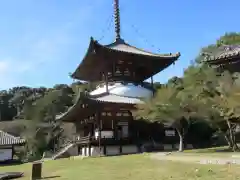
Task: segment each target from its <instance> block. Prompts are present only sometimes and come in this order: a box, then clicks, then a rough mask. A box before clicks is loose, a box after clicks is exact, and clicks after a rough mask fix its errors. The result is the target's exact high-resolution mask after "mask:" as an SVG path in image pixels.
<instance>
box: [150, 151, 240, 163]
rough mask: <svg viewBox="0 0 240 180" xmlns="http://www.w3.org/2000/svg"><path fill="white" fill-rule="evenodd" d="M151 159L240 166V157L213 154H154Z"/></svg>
mask: <svg viewBox="0 0 240 180" xmlns="http://www.w3.org/2000/svg"><path fill="white" fill-rule="evenodd" d="M151 158H153V159H157V160H166V161H180V162H186V163H188V162H189V163H199V164H238V165H240V157H234V156H232V155H231V154H230V155H229V156H227V155H224V156H219V157H218V156H216V155H215V156H212V155H211V154H210V155H208V154H197V153H177V152H176V153H154V154H151Z"/></svg>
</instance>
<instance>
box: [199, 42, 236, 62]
mask: <svg viewBox="0 0 240 180" xmlns="http://www.w3.org/2000/svg"><path fill="white" fill-rule="evenodd" d="M236 58H240V45H225V46H220V47H219V48H218V53H215V54H214V55H208V56H206V57H205V60H204V62H207V63H209V64H221V63H225V62H226V60H229V59H236Z"/></svg>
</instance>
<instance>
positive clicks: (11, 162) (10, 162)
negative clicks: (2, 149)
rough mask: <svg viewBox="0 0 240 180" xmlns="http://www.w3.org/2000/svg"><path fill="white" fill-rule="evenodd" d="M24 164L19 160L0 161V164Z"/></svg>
mask: <svg viewBox="0 0 240 180" xmlns="http://www.w3.org/2000/svg"><path fill="white" fill-rule="evenodd" d="M21 164H24V163H23V162H21V161H4V162H0V166H17V165H21Z"/></svg>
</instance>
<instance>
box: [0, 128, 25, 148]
mask: <svg viewBox="0 0 240 180" xmlns="http://www.w3.org/2000/svg"><path fill="white" fill-rule="evenodd" d="M23 143H25V140H24V139H21V138H20V137H15V136H12V135H10V134H8V133H6V132H3V131H0V146H1V145H17V144H23Z"/></svg>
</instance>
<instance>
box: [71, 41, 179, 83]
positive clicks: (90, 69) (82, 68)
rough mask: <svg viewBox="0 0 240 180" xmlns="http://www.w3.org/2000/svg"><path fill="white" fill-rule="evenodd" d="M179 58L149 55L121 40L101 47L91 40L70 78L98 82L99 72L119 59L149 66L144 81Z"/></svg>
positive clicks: (99, 78)
mask: <svg viewBox="0 0 240 180" xmlns="http://www.w3.org/2000/svg"><path fill="white" fill-rule="evenodd" d="M179 56H180V53H179V52H178V53H176V54H172V53H169V54H156V53H151V52H148V51H145V50H142V49H139V48H137V47H134V46H132V45H129V44H127V43H125V42H124V41H123V40H122V39H119V40H118V41H116V42H114V43H111V44H108V45H102V44H100V43H98V42H97V41H96V40H94V39H93V38H91V41H90V44H89V48H88V50H87V53H86V55H85V57H84V58H83V60H82V62H81V63H80V65H79V66H78V67H77V69H76V70H75V72H74V73H73V74H72V75H71V77H72V78H74V79H79V80H85V81H99V80H101V78H102V76H101V72H104V68H106V66H107V64H109V63H111V61H114V60H116V59H119V58H121V60H124V61H137V64H139V65H143V66H144V65H145V64H149V66H151V72H148V73H147V74H146V75H145V76H144V77H143V78H144V79H142V80H145V79H148V78H149V77H151V76H152V75H154V74H157V73H158V72H160V71H162V70H163V69H165V68H166V67H168V66H169V65H171V64H172V63H174V62H175V61H176V60H177V59H178V58H179Z"/></svg>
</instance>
